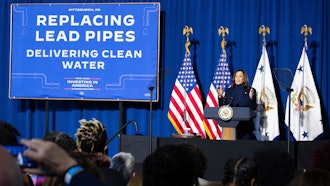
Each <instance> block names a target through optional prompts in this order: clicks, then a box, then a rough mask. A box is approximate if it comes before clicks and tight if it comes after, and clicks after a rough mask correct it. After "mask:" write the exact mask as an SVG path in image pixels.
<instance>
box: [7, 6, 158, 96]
mask: <svg viewBox="0 0 330 186" xmlns="http://www.w3.org/2000/svg"><path fill="white" fill-rule="evenodd" d="M159 21H160V4H159V3H116V4H114V3H106V4H105V3H95V4H94V3H93V4H91V3H75V4H74V3H71V4H70V3H65V4H63V3H54V4H53V3H52V4H49V3H47V4H45V3H41V4H12V5H11V60H10V73H9V74H10V78H9V81H10V82H9V86H10V87H9V98H12V99H68V100H80V99H82V100H114V101H150V99H152V100H153V101H158V95H159V94H158V82H159V81H158V73H159V25H160V23H159ZM151 87H152V88H151ZM150 89H151V90H152V89H153V90H152V91H151V90H150Z"/></svg>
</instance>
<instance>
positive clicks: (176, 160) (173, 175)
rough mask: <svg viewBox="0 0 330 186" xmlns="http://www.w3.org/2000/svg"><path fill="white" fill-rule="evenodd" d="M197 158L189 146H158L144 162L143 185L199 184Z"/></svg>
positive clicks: (174, 185) (180, 185) (177, 185)
mask: <svg viewBox="0 0 330 186" xmlns="http://www.w3.org/2000/svg"><path fill="white" fill-rule="evenodd" d="M196 168H197V159H196V156H195V154H194V153H193V152H192V151H191V150H189V149H188V148H183V147H182V146H180V145H175V144H169V145H165V146H162V147H159V148H157V149H156V150H155V151H154V152H153V153H152V154H150V155H149V156H147V157H146V158H145V160H144V162H143V173H142V176H143V186H169V185H171V186H192V185H194V184H196V185H197V175H196Z"/></svg>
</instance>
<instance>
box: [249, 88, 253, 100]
mask: <svg viewBox="0 0 330 186" xmlns="http://www.w3.org/2000/svg"><path fill="white" fill-rule="evenodd" d="M253 96H254V89H253V88H252V87H251V88H250V92H249V97H250V99H253Z"/></svg>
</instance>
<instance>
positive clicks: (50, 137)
mask: <svg viewBox="0 0 330 186" xmlns="http://www.w3.org/2000/svg"><path fill="white" fill-rule="evenodd" d="M43 139H44V140H45V141H52V142H54V143H56V144H57V145H59V146H60V147H62V148H63V149H64V150H65V151H67V152H68V153H70V152H73V151H75V150H77V145H76V142H75V140H74V139H73V138H72V137H71V136H70V135H69V134H67V133H65V132H60V131H57V130H53V131H50V132H47V133H46V134H45V135H44V138H43Z"/></svg>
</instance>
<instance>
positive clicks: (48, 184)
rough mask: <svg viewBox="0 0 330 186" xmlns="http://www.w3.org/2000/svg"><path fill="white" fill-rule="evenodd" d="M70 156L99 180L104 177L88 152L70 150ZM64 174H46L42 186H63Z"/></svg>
mask: <svg viewBox="0 0 330 186" xmlns="http://www.w3.org/2000/svg"><path fill="white" fill-rule="evenodd" d="M69 155H70V157H71V158H73V159H75V160H76V161H77V163H78V164H79V165H80V166H82V167H83V168H84V170H86V171H87V172H88V173H90V174H92V175H94V176H95V177H97V178H98V179H99V180H102V181H103V179H105V178H103V177H101V175H100V173H99V171H98V169H97V166H96V165H95V164H94V162H93V161H92V160H91V159H90V158H89V156H88V154H86V153H84V152H77V151H76V152H75V151H72V152H70V153H69ZM64 179H65V178H64V175H61V176H47V177H46V180H45V182H44V184H43V186H65V182H64Z"/></svg>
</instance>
